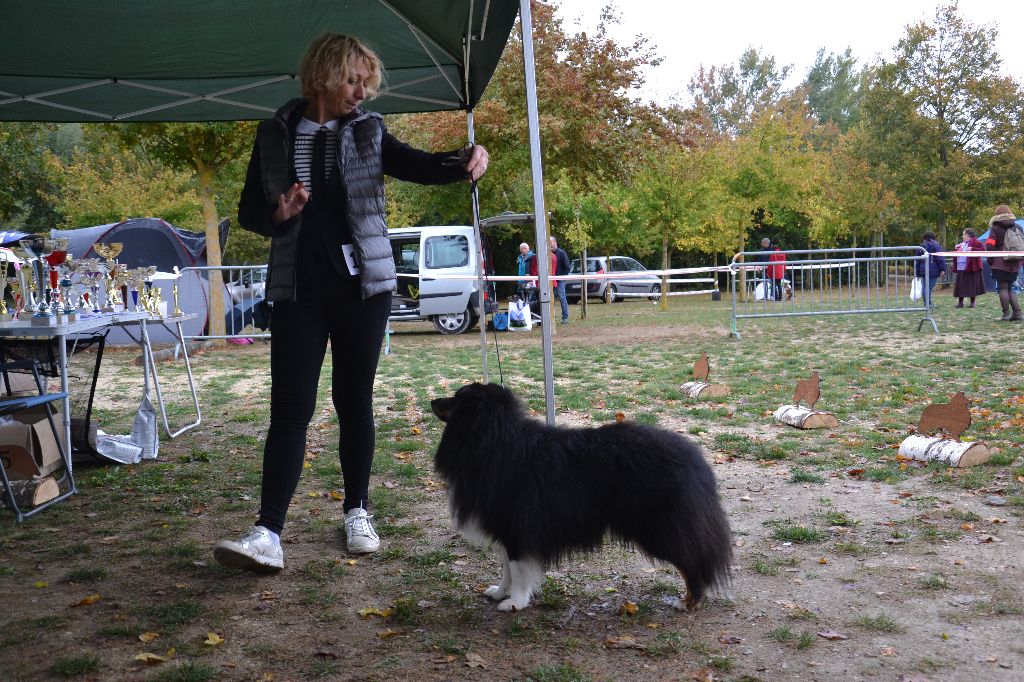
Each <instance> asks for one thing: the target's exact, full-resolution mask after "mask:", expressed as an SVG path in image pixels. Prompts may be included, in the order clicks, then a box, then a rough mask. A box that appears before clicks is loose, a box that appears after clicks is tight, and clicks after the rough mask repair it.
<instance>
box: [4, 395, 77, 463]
mask: <svg viewBox="0 0 1024 682" xmlns="http://www.w3.org/2000/svg"><path fill="white" fill-rule="evenodd" d="M12 416H13V418H14V419H15V420H16V422H15V423H9V424H3V425H0V457H2V458H3V463H4V469H5V470H6V471H7V476H8V477H9V478H11V479H29V478H32V477H34V476H45V475H47V474H49V473H51V472H53V471H55V470H57V469H59V468H60V467H61V465H62V464H63V460H62V459H61V457H60V451H59V450H58V449H57V441H56V440H55V439H54V437H53V429H51V428H50V424H49V422H48V420H47V418H46V405H37V406H36V407H30V408H28V409H26V410H23V411H22V412H18V413H17V414H15V415H12ZM53 419H54V423H55V424H56V426H57V433H58V435H59V434H60V433H61V431H62V429H63V428H64V417H63V416H62V415H61V412H60V410H56V411H55V414H54V416H53Z"/></svg>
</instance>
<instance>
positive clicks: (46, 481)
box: [0, 476, 60, 511]
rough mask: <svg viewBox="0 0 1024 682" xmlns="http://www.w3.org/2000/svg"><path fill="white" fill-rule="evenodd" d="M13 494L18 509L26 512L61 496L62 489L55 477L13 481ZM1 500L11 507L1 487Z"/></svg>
mask: <svg viewBox="0 0 1024 682" xmlns="http://www.w3.org/2000/svg"><path fill="white" fill-rule="evenodd" d="M11 494H12V495H14V501H15V502H16V503H17V505H18V508H19V509H21V510H22V511H25V509H26V507H36V506H39V505H40V504H42V503H43V502H49V501H50V500H52V499H53V498H55V497H57V495H60V488H59V487H58V486H57V481H55V480H54V479H53V476H47V477H46V478H33V479H29V480H27V481H11ZM0 500H3V503H4V505H6V506H9V505H10V502H8V500H7V496H6V495H4V494H3V487H2V486H0Z"/></svg>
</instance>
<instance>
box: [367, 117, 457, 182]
mask: <svg viewBox="0 0 1024 682" xmlns="http://www.w3.org/2000/svg"><path fill="white" fill-rule="evenodd" d="M383 132H384V137H383V139H382V140H381V155H382V156H383V161H384V174H385V175H390V176H391V177H393V178H398V179H399V180H408V181H409V182H416V183H419V184H421V185H446V184H448V183H450V182H458V181H459V180H465V179H466V177H468V176H467V175H466V171H465V169H463V167H462V165H463V163H465V159H464V155H463V154H462V153H461V150H459V149H456V150H454V151H450V152H438V153H436V154H431V153H430V152H425V151H423V150H420V149H414V148H413V147H410V146H409V145H407V144H406V143H404V142H401V141H399V140H398V138H396V137H395V136H394V135H392V134H391V133H389V132H388V131H387V128H384V131H383Z"/></svg>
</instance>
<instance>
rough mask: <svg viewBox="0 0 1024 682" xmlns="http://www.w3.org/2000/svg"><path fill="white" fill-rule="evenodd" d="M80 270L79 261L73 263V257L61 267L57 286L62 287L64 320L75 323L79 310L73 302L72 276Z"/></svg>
mask: <svg viewBox="0 0 1024 682" xmlns="http://www.w3.org/2000/svg"><path fill="white" fill-rule="evenodd" d="M77 269H78V261H73V260H72V259H71V256H68V257H67V259H66V260H65V261H64V262H63V263H62V264H61V265H60V268H59V270H60V279H59V280H58V282H57V284H58V286H60V300H61V303H63V304H64V307H63V310H62V311H61V312H62V313H63V314H64V318H65V319H66V320H67V321H68V322H74V321H75V320H76V319H77V318H78V308H77V306H76V305H75V304H74V303H75V302H74V301H73V300H72V297H71V295H72V294H71V292H72V290H73V289H72V287H73V286H74V284H73V282H72V281H71V275H72V274H74V272H75V270H77Z"/></svg>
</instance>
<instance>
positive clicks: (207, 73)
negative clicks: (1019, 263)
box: [0, 0, 554, 423]
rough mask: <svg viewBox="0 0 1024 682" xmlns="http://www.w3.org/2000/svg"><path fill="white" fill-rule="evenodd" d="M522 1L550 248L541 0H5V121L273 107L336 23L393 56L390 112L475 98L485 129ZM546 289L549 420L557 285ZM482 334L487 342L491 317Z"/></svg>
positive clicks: (1, 36) (377, 102)
mask: <svg viewBox="0 0 1024 682" xmlns="http://www.w3.org/2000/svg"><path fill="white" fill-rule="evenodd" d="M517 11H518V12H519V15H520V19H521V28H522V37H523V46H524V74H525V78H526V95H527V112H528V119H529V121H528V124H529V130H530V153H531V164H532V168H533V181H534V215H535V216H537V217H538V219H537V221H536V232H537V234H536V239H537V246H538V249H540V248H541V247H545V246H546V244H547V225H546V220H545V219H544V216H546V212H545V210H544V200H543V176H542V172H541V165H540V134H539V122H538V116H537V106H536V101H537V100H536V81H535V78H534V65H533V43H532V22H531V16H530V3H529V0H430V1H424V0H349V1H348V2H340V1H339V0H287V1H281V0H276V1H275V0H245V1H244V2H238V1H231V0H173V1H170V2H169V1H167V0H163V1H160V2H154V1H152V0H138V1H135V2H124V0H92V1H91V2H81V0H36V1H35V2H31V3H27V2H23V3H14V2H5V3H4V4H3V11H2V13H0V14H2V16H0V45H2V46H3V48H2V50H0V121H78V122H136V121H228V120H247V119H262V118H267V117H269V116H270V115H271V114H272V113H273V112H274V110H275V109H276V108H277V107H278V106H280V105H281V104H282V103H284V102H285V101H287V100H288V99H290V98H292V97H295V96H298V94H299V87H298V81H297V80H296V78H295V69H296V68H297V64H298V61H299V58H300V56H301V53H302V51H303V50H304V49H305V46H306V45H308V44H309V41H310V40H311V39H312V38H313V37H314V36H316V35H317V34H319V33H321V32H323V31H337V32H339V33H348V34H351V35H355V36H359V37H360V38H361V39H362V40H364V41H366V42H367V43H368V44H369V45H371V46H372V47H373V48H374V49H375V50H376V51H377V53H378V54H379V55H380V57H381V60H382V61H383V63H384V66H385V69H386V73H385V88H384V89H383V90H382V92H381V93H380V94H379V95H378V97H377V98H376V99H374V100H373V101H371V102H369V103H368V106H369V108H371V109H373V110H375V111H379V112H381V113H406V112H421V111H443V110H464V111H466V112H467V113H468V128H469V138H470V140H471V141H472V138H473V122H472V121H473V119H472V111H473V107H474V106H475V105H476V104H477V102H478V101H479V100H480V97H481V95H482V94H483V91H484V89H485V88H486V86H487V82H488V81H489V79H490V77H491V75H492V74H493V73H494V69H495V67H496V66H497V63H498V59H499V58H500V57H501V53H502V50H503V49H504V47H505V44H506V42H507V41H508V37H509V35H510V33H511V31H512V26H513V24H514V22H515V18H516V13H517ZM475 209H476V202H475V201H474V211H475ZM474 218H475V220H477V222H478V216H474ZM545 250H546V249H545ZM541 252H543V251H541ZM540 267H541V274H540V276H541V278H542V281H543V282H544V283H545V284H546V281H547V278H548V276H549V274H550V273H548V272H547V270H548V268H547V259H540ZM482 289H483V287H481V290H482ZM540 290H541V292H542V301H541V302H542V305H541V310H542V314H543V315H544V316H545V319H544V325H543V328H544V336H543V339H544V340H543V344H544V373H545V398H546V401H547V405H548V409H547V417H548V421H549V423H550V422H553V421H554V407H553V406H554V392H553V381H552V371H551V337H550V329H551V325H550V320H548V319H547V317H546V316H547V315H548V306H547V305H546V303H547V298H548V296H549V293H548V292H549V287H547V286H542V287H540ZM481 327H483V325H481ZM481 344H483V345H484V346H485V344H486V339H485V338H484V336H483V330H482V329H481ZM483 350H484V353H483V362H484V378H485V380H486V375H487V369H486V347H484V349H483Z"/></svg>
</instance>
